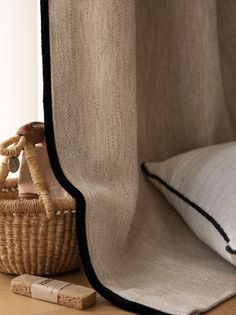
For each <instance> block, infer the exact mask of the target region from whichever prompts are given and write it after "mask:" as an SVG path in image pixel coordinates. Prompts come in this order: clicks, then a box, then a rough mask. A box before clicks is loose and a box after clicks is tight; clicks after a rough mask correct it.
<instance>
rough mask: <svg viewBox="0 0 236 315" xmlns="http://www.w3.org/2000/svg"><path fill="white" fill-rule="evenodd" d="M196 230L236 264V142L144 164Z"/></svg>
mask: <svg viewBox="0 0 236 315" xmlns="http://www.w3.org/2000/svg"><path fill="white" fill-rule="evenodd" d="M142 169H143V171H144V173H145V174H146V175H147V176H148V177H149V179H150V180H151V181H152V183H153V184H154V185H155V186H156V187H157V188H158V189H159V190H160V191H161V192H162V193H163V194H164V195H165V197H166V198H167V200H168V201H169V202H170V203H171V204H172V205H173V206H174V207H175V209H176V210H177V211H178V212H179V214H180V215H181V216H182V217H183V219H184V220H185V221H186V223H187V224H188V225H189V226H190V227H191V229H192V230H193V232H194V233H195V234H196V235H197V236H198V237H199V238H200V239H201V240H202V241H203V242H205V243H206V244H207V245H208V246H209V247H211V248H212V249H213V250H214V251H216V252H217V253H218V254H220V255H221V256H222V257H224V258H225V259H226V260H228V261H229V262H231V263H232V264H233V265H235V266H236V142H230V143H226V144H219V145H213V146H209V147H205V148H201V149H196V150H193V151H190V152H187V153H183V154H180V155H178V156H175V157H172V158H170V159H168V160H166V161H163V162H154V163H153V162H146V163H143V164H142Z"/></svg>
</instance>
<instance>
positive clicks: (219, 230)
mask: <svg viewBox="0 0 236 315" xmlns="http://www.w3.org/2000/svg"><path fill="white" fill-rule="evenodd" d="M141 169H142V171H143V173H144V174H145V175H146V176H147V177H151V178H153V179H155V180H157V181H158V182H159V183H160V184H162V185H163V186H164V187H165V188H166V189H168V190H169V191H170V192H172V193H173V194H175V195H176V196H177V197H179V198H180V199H182V200H183V201H184V202H186V203H187V204H188V205H190V206H191V207H192V208H194V209H195V210H197V211H198V212H199V213H200V214H201V215H202V216H204V217H205V218H206V219H207V220H208V221H209V222H210V223H211V224H212V225H213V226H214V228H215V229H216V230H217V231H218V232H219V233H220V235H221V236H222V238H223V239H224V240H225V242H226V243H227V245H226V247H225V249H226V251H227V252H229V253H230V254H233V255H236V250H233V249H232V248H231V247H230V246H229V244H228V243H229V242H230V239H229V237H228V235H227V233H226V232H225V231H224V229H223V228H222V226H221V225H220V224H219V223H218V222H217V221H216V220H215V219H214V218H213V217H212V216H211V215H209V214H208V213H207V212H206V211H205V210H204V209H202V208H201V207H200V206H198V205H197V204H196V203H194V202H193V201H191V200H189V199H188V198H187V197H185V196H184V195H183V194H181V193H180V192H179V191H178V190H176V189H175V188H174V187H172V186H170V185H169V184H167V183H166V182H165V181H164V180H163V179H162V178H160V177H159V176H157V175H156V174H152V173H150V172H149V170H148V169H147V167H146V165H145V162H144V163H142V164H141Z"/></svg>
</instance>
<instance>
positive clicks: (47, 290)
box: [11, 274, 96, 310]
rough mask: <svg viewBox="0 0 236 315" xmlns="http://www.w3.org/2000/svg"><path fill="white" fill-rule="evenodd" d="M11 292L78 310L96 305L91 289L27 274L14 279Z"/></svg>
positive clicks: (93, 292)
mask: <svg viewBox="0 0 236 315" xmlns="http://www.w3.org/2000/svg"><path fill="white" fill-rule="evenodd" d="M63 286H64V287H63ZM60 287H61V288H60ZM11 290H12V291H13V292H14V293H17V294H21V295H24V296H28V297H33V298H37V299H40V300H44V301H49V302H53V303H58V304H60V305H63V306H67V307H71V308H75V309H79V310H83V309H86V308H88V307H89V306H91V305H93V304H95V303H96V292H95V291H94V290H93V289H90V288H86V287H82V286H79V285H75V284H71V283H68V282H64V281H59V280H53V279H49V278H43V277H37V276H32V275H27V274H24V275H21V276H18V277H16V278H14V279H13V280H12V282H11Z"/></svg>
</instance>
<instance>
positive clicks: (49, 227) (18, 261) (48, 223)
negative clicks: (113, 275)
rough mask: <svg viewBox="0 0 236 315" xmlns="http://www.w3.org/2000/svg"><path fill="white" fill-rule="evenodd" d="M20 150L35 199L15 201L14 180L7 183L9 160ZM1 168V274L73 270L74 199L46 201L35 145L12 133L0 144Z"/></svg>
mask: <svg viewBox="0 0 236 315" xmlns="http://www.w3.org/2000/svg"><path fill="white" fill-rule="evenodd" d="M22 149H24V154H25V157H26V161H27V163H28V166H29V170H30V174H31V177H32V180H33V184H34V187H35V189H36V191H37V194H38V199H20V198H19V197H18V189H17V184H18V180H17V179H7V176H8V173H9V171H8V162H9V159H10V158H11V157H12V156H18V155H19V154H20V152H21V151H22ZM0 154H2V155H3V156H4V158H3V161H2V162H1V164H0V271H1V272H5V273H10V274H23V273H28V274H34V275H53V274H58V273H62V272H67V271H70V270H73V269H76V268H78V267H79V266H80V259H79V253H78V247H77V238H76V221H75V211H76V210H75V201H74V199H73V198H71V197H70V198H63V199H54V200H52V199H51V198H50V195H49V192H48V187H47V184H46V182H45V180H44V179H43V177H42V175H41V172H40V169H39V165H38V160H37V154H36V151H35V147H34V144H31V143H30V142H28V141H27V138H26V137H25V136H22V135H16V136H14V137H12V138H10V139H8V140H7V141H5V142H4V143H3V144H2V145H0Z"/></svg>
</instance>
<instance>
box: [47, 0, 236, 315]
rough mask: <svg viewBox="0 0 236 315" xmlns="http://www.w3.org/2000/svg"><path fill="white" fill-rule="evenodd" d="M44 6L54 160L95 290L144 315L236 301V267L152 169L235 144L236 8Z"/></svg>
mask: <svg viewBox="0 0 236 315" xmlns="http://www.w3.org/2000/svg"><path fill="white" fill-rule="evenodd" d="M41 5H42V38H43V57H44V81H45V99H44V104H45V123H46V133H47V142H48V144H49V154H50V159H51V163H52V167H53V169H54V172H55V174H56V176H57V178H58V180H59V181H60V182H61V184H62V185H63V186H64V187H65V188H66V189H67V190H68V191H69V192H70V193H71V194H72V195H73V196H74V197H75V198H76V199H77V204H78V215H77V231H78V243H79V247H80V252H81V256H82V261H83V264H84V268H85V271H86V273H87V276H88V278H89V280H90V282H91V284H92V285H93V286H94V287H95V288H96V289H97V290H98V291H99V292H100V293H101V294H102V295H103V296H105V297H106V298H107V299H109V300H110V301H112V302H113V303H116V304H117V305H119V306H120V307H123V308H125V309H128V310H130V311H134V312H138V313H141V314H163V313H166V314H178V315H187V314H191V313H193V312H196V311H197V310H198V311H204V310H207V309H209V308H211V307H213V306H214V305H216V304H217V303H220V302H222V301H224V300H225V299H227V298H229V297H230V296H233V295H234V294H235V293H236V277H235V276H236V270H235V267H233V266H231V265H230V264H229V263H227V262H226V261H224V260H223V259H222V258H221V257H219V256H218V255H217V254H215V253H214V252H212V251H211V250H210V249H209V248H208V247H207V246H206V245H204V244H203V243H202V242H201V241H200V240H199V239H197V238H196V237H195V236H194V235H193V233H192V232H191V231H190V230H189V228H188V227H187V226H186V225H185V224H184V222H183V221H182V220H181V218H180V217H179V216H178V215H177V213H176V212H175V211H174V209H173V208H172V207H171V206H170V205H169V204H168V203H167V201H166V200H165V199H164V197H163V196H161V194H160V193H159V192H158V191H156V189H154V188H153V187H152V185H151V184H150V183H148V181H147V180H146V179H145V178H144V176H143V174H142V173H141V170H140V164H141V162H143V161H156V160H162V159H165V158H167V157H170V156H173V155H175V154H177V153H181V152H184V151H187V150H190V149H193V148H197V147H201V146H206V145H210V144H214V143H220V142H226V141H231V140H233V139H235V133H236V127H235V124H234V122H235V119H236V111H235V105H234V100H235V96H236V95H235V93H236V92H235V89H234V82H235V80H234V78H235V76H236V68H235V62H236V57H235V56H236V54H235V48H236V47H235V44H236V42H235V33H236V29H235V19H234V17H235V16H236V6H235V2H234V1H229V0H226V1H218V2H217V1H215V0H199V1H196V0H178V1H177V0H173V1H164V0H163V1H162V0H145V1H141V0H136V1H134V0H128V1H127V0H99V1H92V0H79V1H77V0H72V1H63V0H49V1H44V0H43V1H42V4H41ZM225 16H227V17H228V18H227V19H226V18H225ZM49 44H50V47H49ZM49 48H50V49H49ZM49 67H50V71H49V69H48V68H49ZM84 201H85V204H84Z"/></svg>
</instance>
